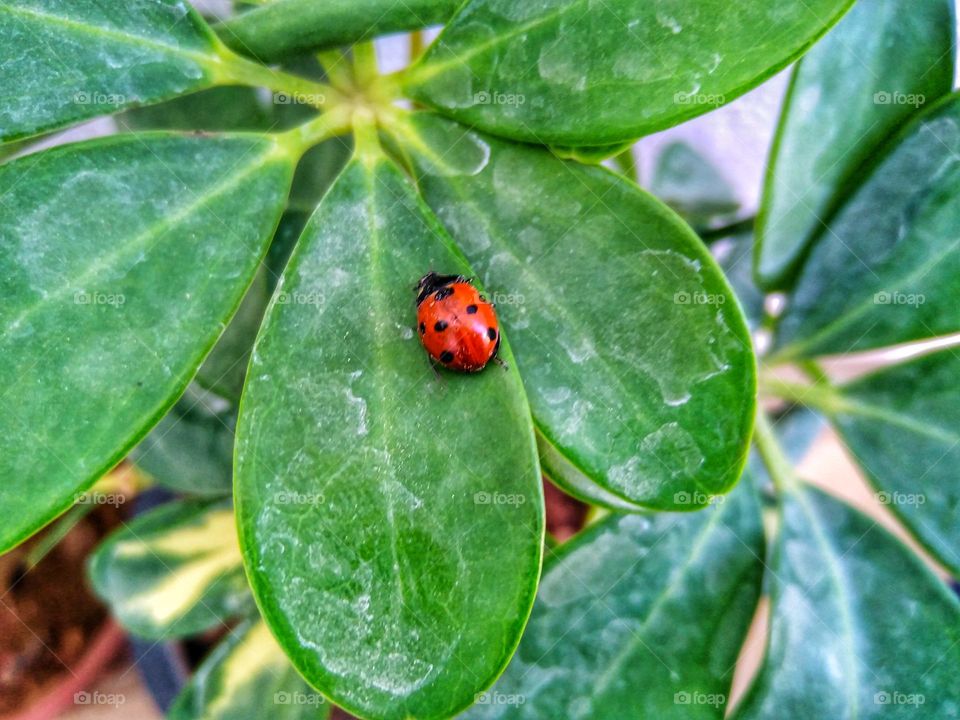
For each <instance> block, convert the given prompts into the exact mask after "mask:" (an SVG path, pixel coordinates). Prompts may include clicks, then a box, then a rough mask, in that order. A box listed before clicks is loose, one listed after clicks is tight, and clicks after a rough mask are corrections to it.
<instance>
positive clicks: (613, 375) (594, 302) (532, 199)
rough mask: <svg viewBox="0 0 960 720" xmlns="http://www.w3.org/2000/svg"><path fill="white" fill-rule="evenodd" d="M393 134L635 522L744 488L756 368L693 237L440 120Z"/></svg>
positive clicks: (661, 215) (597, 476)
mask: <svg viewBox="0 0 960 720" xmlns="http://www.w3.org/2000/svg"><path fill="white" fill-rule="evenodd" d="M394 130H395V131H396V132H397V133H398V136H399V139H400V141H401V143H402V146H403V148H404V149H405V151H406V152H409V153H412V155H413V157H414V162H415V163H416V167H417V174H418V175H419V177H418V184H419V186H420V188H421V190H422V192H423V193H424V195H425V197H426V199H427V201H428V203H429V204H430V205H431V206H432V207H433V208H434V209H435V210H436V212H437V214H438V215H439V217H440V219H441V220H442V221H443V222H444V224H445V225H446V226H447V228H448V229H449V230H450V232H451V234H452V235H453V237H454V238H455V239H456V241H457V242H458V243H459V244H460V246H461V247H462V248H463V249H464V251H465V252H466V253H467V256H468V257H469V259H470V262H471V265H472V266H473V268H474V269H475V270H476V271H477V272H478V273H479V275H480V277H481V278H482V279H483V281H484V284H485V285H487V286H488V287H489V288H491V292H492V297H493V299H494V300H495V301H496V302H497V303H498V305H497V307H498V312H499V313H500V317H501V320H502V321H503V323H504V325H505V327H506V328H507V331H508V332H509V333H510V337H511V338H512V339H513V345H514V348H515V351H516V353H517V362H518V363H519V369H520V372H521V374H522V376H523V378H524V385H525V387H526V389H527V392H528V394H529V397H530V404H531V408H532V410H533V415H534V420H535V422H536V423H537V426H538V429H539V430H540V432H541V433H542V434H543V436H544V437H545V438H546V439H547V440H548V441H549V442H550V443H551V444H552V445H553V446H554V447H556V449H557V450H558V451H559V452H560V453H561V454H562V455H563V456H565V457H566V458H567V459H568V461H569V462H571V463H573V464H574V465H575V466H576V468H577V469H578V470H579V472H580V473H581V474H583V475H586V476H588V477H589V478H591V479H592V480H593V481H594V483H596V484H597V485H598V486H599V487H600V490H602V492H603V493H604V494H608V493H609V494H613V495H615V496H617V497H618V498H620V500H621V502H620V503H614V504H615V505H617V506H618V507H621V508H622V507H623V506H624V503H623V501H626V503H627V504H628V505H629V504H640V505H644V506H647V507H651V508H657V509H686V510H689V509H692V508H695V507H702V506H704V505H705V504H707V503H708V502H709V501H710V498H709V496H710V495H713V494H716V493H723V492H726V491H727V490H729V489H730V488H731V487H732V486H733V484H734V483H735V482H736V481H737V478H738V477H739V476H740V470H741V468H742V466H743V462H744V459H745V455H746V451H747V442H748V438H749V434H750V428H751V427H752V422H753V411H754V387H755V373H754V360H753V356H752V352H751V349H750V340H749V335H748V333H747V330H746V327H745V326H744V322H743V317H742V315H741V313H740V310H739V308H738V307H737V303H736V301H735V299H734V297H733V295H732V294H731V292H730V290H729V288H728V286H727V284H726V282H725V281H724V279H723V276H722V274H721V273H720V271H719V269H718V268H717V266H716V264H715V263H714V262H713V260H712V259H711V257H710V255H709V253H708V252H707V250H706V248H705V247H704V246H703V243H701V242H700V240H699V239H698V238H697V237H696V236H695V235H694V234H693V232H692V231H691V230H690V228H689V227H687V226H686V225H685V224H684V223H683V222H681V221H680V219H679V218H677V217H676V215H674V213H673V212H671V211H670V210H669V209H668V208H666V207H665V206H664V205H663V204H662V203H660V202H658V201H657V200H656V199H654V198H652V197H650V196H649V195H647V194H646V193H644V192H642V191H641V190H640V189H639V188H638V187H637V186H636V185H635V184H634V183H632V182H629V181H627V180H625V179H624V178H622V177H621V176H619V175H617V174H616V173H613V172H610V171H608V170H606V169H604V168H598V167H584V166H582V165H578V164H576V163H564V162H563V161H561V160H559V159H557V158H556V157H554V156H553V155H552V154H551V153H549V152H547V151H546V150H540V149H538V148H532V147H529V146H524V145H518V144H515V143H512V142H505V141H501V140H497V139H495V138H491V137H488V136H481V135H479V134H477V133H474V132H472V131H469V130H467V129H466V128H464V127H462V126H459V125H457V124H455V123H452V122H450V121H447V120H444V119H442V118H438V117H436V116H432V115H427V114H420V115H414V116H412V119H411V120H410V124H409V125H407V124H402V125H401V124H400V123H399V122H398V123H397V124H396V125H395V126H394ZM558 481H559V482H561V483H562V479H561V478H560V477H558ZM593 500H594V501H596V502H600V499H599V496H595V497H593ZM607 504H610V503H607Z"/></svg>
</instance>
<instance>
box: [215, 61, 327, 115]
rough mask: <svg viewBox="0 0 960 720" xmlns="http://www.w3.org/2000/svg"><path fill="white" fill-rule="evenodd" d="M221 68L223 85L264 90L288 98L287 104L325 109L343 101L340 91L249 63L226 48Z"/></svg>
mask: <svg viewBox="0 0 960 720" xmlns="http://www.w3.org/2000/svg"><path fill="white" fill-rule="evenodd" d="M221 58H222V64H220V65H219V66H218V67H217V68H216V71H217V74H218V77H217V80H218V81H219V84H221V85H233V84H237V85H249V86H252V87H265V88H268V89H270V90H273V91H274V92H275V93H282V94H283V95H285V96H286V98H285V101H286V102H291V103H299V104H302V105H312V106H313V107H316V108H324V107H329V106H331V105H334V104H336V103H338V102H341V101H342V95H341V93H340V92H339V91H337V90H336V89H335V88H333V87H332V86H330V85H327V84H326V83H321V82H317V81H315V80H310V79H309V78H305V77H300V76H299V75H293V74H292V73H288V72H285V71H283V70H276V69H274V68H271V67H268V66H266V65H261V64H260V63H258V62H254V61H252V60H247V59H246V58H243V57H240V56H239V55H235V54H234V53H232V52H231V51H229V50H227V49H226V48H224V49H223V50H222V51H221Z"/></svg>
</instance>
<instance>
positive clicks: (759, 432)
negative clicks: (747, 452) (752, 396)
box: [753, 410, 796, 493]
mask: <svg viewBox="0 0 960 720" xmlns="http://www.w3.org/2000/svg"><path fill="white" fill-rule="evenodd" d="M753 445H754V447H756V449H757V454H758V455H759V456H760V459H761V460H762V461H763V464H764V465H766V467H767V472H768V473H769V474H770V478H771V479H772V480H773V485H774V487H775V488H776V490H777V492H778V493H782V492H784V490H786V489H788V488H790V487H791V486H792V485H793V484H795V483H796V477H795V475H794V472H793V466H792V465H791V464H790V460H788V459H787V456H786V454H785V453H784V452H783V448H782V447H781V446H780V441H779V440H777V436H776V433H774V430H773V425H772V424H771V423H770V418H768V417H767V414H766V413H765V412H763V410H757V422H756V424H755V425H754V430H753Z"/></svg>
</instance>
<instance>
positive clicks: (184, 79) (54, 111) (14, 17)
mask: <svg viewBox="0 0 960 720" xmlns="http://www.w3.org/2000/svg"><path fill="white" fill-rule="evenodd" d="M0 38H2V40H3V42H2V45H3V52H4V61H3V62H2V63H0V87H2V88H3V102H2V103H0V141H3V140H13V139H16V138H19V137H25V136H28V135H36V134H37V133H39V132H42V131H44V130H49V129H52V128H57V127H63V126H64V125H69V124H71V123H75V122H78V121H80V120H84V119H86V118H91V117H96V116H97V115H107V114H110V113H113V112H116V111H117V110H119V109H122V108H125V107H130V106H133V105H141V104H146V103H154V102H159V101H161V100H165V99H167V98H170V97H174V96H176V95H183V94H184V93H188V92H191V91H194V90H199V89H200V88H203V87H209V86H210V85H213V84H214V83H215V82H216V81H217V71H216V64H217V62H218V60H219V57H218V54H217V46H216V37H215V36H214V35H213V33H212V32H211V30H210V28H209V27H207V25H206V23H204V21H203V20H202V19H201V18H200V16H199V15H197V13H196V12H195V11H194V10H193V8H192V7H191V6H190V4H189V3H188V2H185V0H132V1H131V2H116V3H109V4H104V3H102V2H98V1H97V0H4V2H3V3H0Z"/></svg>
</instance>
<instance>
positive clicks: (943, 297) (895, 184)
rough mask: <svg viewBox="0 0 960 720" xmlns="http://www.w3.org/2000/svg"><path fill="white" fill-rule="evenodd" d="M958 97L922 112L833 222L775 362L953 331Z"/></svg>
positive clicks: (797, 292)
mask: <svg viewBox="0 0 960 720" xmlns="http://www.w3.org/2000/svg"><path fill="white" fill-rule="evenodd" d="M958 157H960V95H951V96H950V97H949V98H948V99H947V100H945V101H943V102H941V103H940V104H938V105H937V106H936V107H934V108H931V109H930V110H928V111H926V112H925V113H923V114H922V115H921V116H920V117H919V118H917V119H916V120H915V121H914V122H912V123H911V124H910V125H909V126H908V127H907V128H906V129H905V130H904V131H903V132H902V133H901V134H900V135H899V136H898V137H897V138H896V139H895V140H894V141H893V144H892V149H891V150H890V151H889V152H887V153H886V157H885V158H884V160H883V162H881V163H880V164H879V165H878V166H877V167H876V169H875V170H874V171H873V173H872V174H871V175H870V176H869V177H868V178H867V179H866V180H865V181H864V182H863V183H862V185H861V187H860V189H859V190H858V191H857V192H856V193H855V194H854V195H853V196H852V197H851V198H850V200H849V201H848V202H847V203H846V204H845V205H844V206H843V208H842V209H841V210H840V211H839V212H838V214H837V215H836V216H835V218H834V219H833V220H832V221H831V223H830V228H829V232H827V233H826V234H825V235H824V236H823V238H822V239H821V240H820V242H818V243H817V244H816V246H815V247H814V248H813V251H812V253H811V255H810V258H809V260H808V261H807V262H806V264H805V265H804V267H803V271H802V273H801V275H800V277H799V279H798V280H797V284H796V288H795V289H794V292H793V294H792V295H791V297H790V299H789V302H788V305H787V309H786V310H785V312H784V314H783V317H782V318H781V321H780V325H779V330H778V334H777V344H778V346H779V349H778V353H777V355H778V357H779V358H781V359H785V358H788V357H790V358H795V357H811V356H815V355H822V354H827V353H845V352H853V351H856V350H866V349H870V348H877V347H883V346H885V345H892V344H896V343H901V342H907V341H909V340H919V339H924V338H928V337H931V336H935V335H946V334H948V333H951V332H956V331H958V330H960V305H958V304H957V302H956V298H957V295H958V294H960V253H958V252H957V240H956V229H957V226H958V223H960V193H957V191H956V189H957V187H960V162H958V161H957V158H958Z"/></svg>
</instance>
